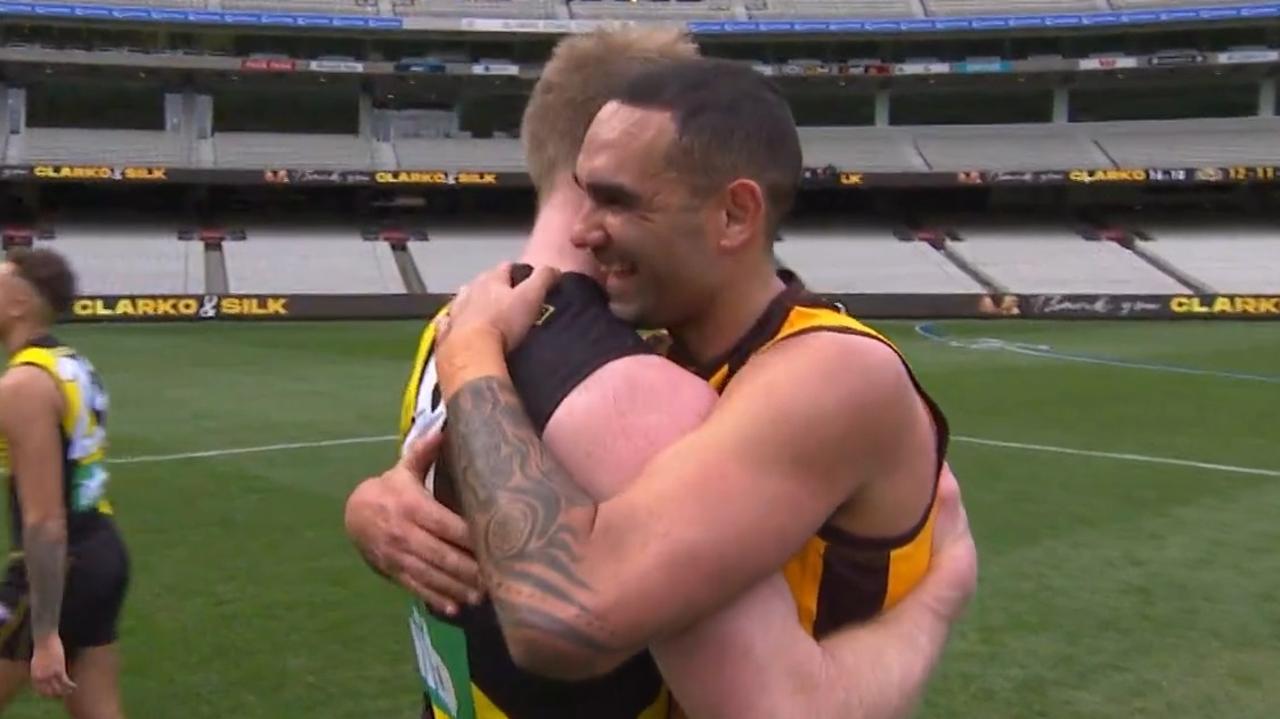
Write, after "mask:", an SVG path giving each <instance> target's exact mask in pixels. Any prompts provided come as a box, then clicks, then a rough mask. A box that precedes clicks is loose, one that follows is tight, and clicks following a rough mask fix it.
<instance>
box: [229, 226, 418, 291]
mask: <svg viewBox="0 0 1280 719" xmlns="http://www.w3.org/2000/svg"><path fill="white" fill-rule="evenodd" d="M246 230H247V239H246V240H245V241H244V242H228V243H225V244H223V246H222V251H223V254H224V256H225V257H226V265H227V284H228V287H229V289H230V290H231V291H232V292H249V293H265V292H279V293H284V294H396V293H401V292H404V291H405V287H404V280H403V279H402V277H401V275H400V270H399V268H397V267H396V261H395V257H394V256H393V255H392V254H391V247H390V246H389V245H387V243H385V242H366V241H365V240H363V239H362V238H361V237H360V231H359V229H358V228H343V227H341V226H333V225H321V226H303V225H295V226H291V227H290V226H265V227H264V226H257V227H253V226H251V227H247V228H246Z"/></svg>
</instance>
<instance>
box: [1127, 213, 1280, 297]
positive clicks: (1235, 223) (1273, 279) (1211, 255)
mask: <svg viewBox="0 0 1280 719" xmlns="http://www.w3.org/2000/svg"><path fill="white" fill-rule="evenodd" d="M1123 222H1125V224H1127V225H1128V226H1130V227H1137V228H1140V229H1141V230H1142V231H1143V232H1145V233H1146V234H1147V235H1148V236H1149V237H1150V238H1151V239H1152V240H1155V241H1154V242H1148V243H1144V244H1143V249H1144V250H1145V251H1146V252H1149V253H1151V254H1154V255H1156V256H1158V257H1161V258H1163V259H1165V260H1167V261H1168V262H1170V263H1172V264H1173V265H1174V266H1176V267H1177V268H1178V269H1180V270H1183V271H1185V272H1187V273H1188V274H1190V275H1191V276H1193V277H1195V278H1196V279H1197V280H1199V281H1201V282H1203V283H1204V284H1205V285H1207V286H1208V287H1209V288H1210V289H1211V290H1213V291H1215V292H1241V293H1280V223H1276V222H1274V221H1273V222H1266V221H1263V220H1230V219H1226V218H1224V217H1222V216H1221V215H1199V216H1197V215H1190V216H1173V215H1165V216H1160V215H1145V214H1144V215H1134V216H1128V217H1125V218H1123Z"/></svg>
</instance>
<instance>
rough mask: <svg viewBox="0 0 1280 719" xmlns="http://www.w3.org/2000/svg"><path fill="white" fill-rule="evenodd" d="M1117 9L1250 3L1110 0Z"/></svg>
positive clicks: (1241, 1) (1236, 0)
mask: <svg viewBox="0 0 1280 719" xmlns="http://www.w3.org/2000/svg"><path fill="white" fill-rule="evenodd" d="M1110 2H1111V7H1113V8H1115V9H1116V10H1134V9H1141V10H1145V9H1147V8H1166V7H1206V6H1209V5H1248V4H1249V2H1248V0H1110Z"/></svg>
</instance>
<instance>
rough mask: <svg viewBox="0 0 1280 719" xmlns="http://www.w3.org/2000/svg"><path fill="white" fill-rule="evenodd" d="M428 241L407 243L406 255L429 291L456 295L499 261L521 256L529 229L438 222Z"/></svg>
mask: <svg viewBox="0 0 1280 719" xmlns="http://www.w3.org/2000/svg"><path fill="white" fill-rule="evenodd" d="M429 232H430V237H431V239H430V241H428V242H410V243H409V254H410V255H411V256H412V257H413V262H414V264H415V265H417V267H418V273H419V274H420V275H421V276H422V281H423V284H425V285H426V287H427V291H428V292H456V291H457V290H458V289H459V288H460V287H462V286H463V285H465V284H466V283H468V282H470V281H471V280H472V279H474V278H475V276H476V275H477V274H479V273H481V272H483V271H485V270H487V269H490V268H492V267H493V266H494V265H496V264H498V263H499V262H503V261H506V260H511V259H513V258H515V257H518V256H519V255H520V252H521V250H522V249H523V247H524V241H525V239H527V238H528V232H529V230H528V227H527V226H520V225H494V226H490V227H485V226H484V225H483V224H479V223H476V222H472V223H469V224H465V225H462V224H452V223H441V224H437V225H433V226H432V227H431V228H430V230H429Z"/></svg>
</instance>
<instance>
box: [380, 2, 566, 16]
mask: <svg viewBox="0 0 1280 719" xmlns="http://www.w3.org/2000/svg"><path fill="white" fill-rule="evenodd" d="M562 4H563V1H562V0H393V2H392V9H393V10H394V11H395V14H396V15H400V16H404V17H412V16H415V15H435V16H441V17H459V16H461V17H501V18H539V19H543V18H555V17H557V13H556V10H555V8H556V7H557V6H560V5H562Z"/></svg>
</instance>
